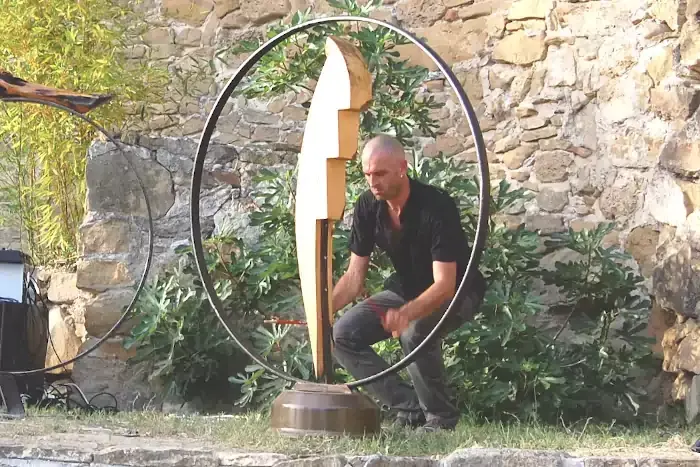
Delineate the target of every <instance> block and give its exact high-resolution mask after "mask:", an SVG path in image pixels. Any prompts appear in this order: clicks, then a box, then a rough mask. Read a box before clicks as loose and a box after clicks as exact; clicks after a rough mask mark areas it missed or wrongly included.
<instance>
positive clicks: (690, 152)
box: [659, 109, 700, 176]
mask: <svg viewBox="0 0 700 467" xmlns="http://www.w3.org/2000/svg"><path fill="white" fill-rule="evenodd" d="M659 162H660V163H661V165H662V166H663V167H665V168H667V169H668V170H671V171H673V172H675V173H677V174H681V175H691V176H692V175H695V174H697V173H698V172H699V171H700V109H698V110H696V111H695V114H694V115H693V116H692V117H691V118H690V120H688V122H687V123H686V125H685V126H684V127H683V129H682V130H681V131H679V132H677V133H676V134H674V135H673V136H671V137H670V138H668V139H667V140H666V144H664V147H663V148H662V150H661V156H660V159H659Z"/></svg>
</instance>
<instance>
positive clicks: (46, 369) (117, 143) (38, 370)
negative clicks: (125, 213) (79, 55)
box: [0, 97, 153, 376]
mask: <svg viewBox="0 0 700 467" xmlns="http://www.w3.org/2000/svg"><path fill="white" fill-rule="evenodd" d="M0 102H26V103H30V104H41V105H47V106H49V107H55V108H57V109H60V110H65V111H66V112H68V113H70V114H72V115H74V116H76V117H78V118H80V119H81V120H83V121H85V122H86V123H88V124H89V125H91V126H92V127H93V128H95V129H96V130H97V131H99V132H100V133H102V134H103V135H105V137H106V138H107V139H108V140H109V141H110V142H111V143H112V144H114V145H115V146H116V147H117V148H121V149H122V150H121V154H122V157H124V159H125V160H126V163H127V164H128V165H129V168H130V169H131V170H132V171H133V172H134V175H136V180H137V181H138V184H139V187H140V188H141V192H142V193H143V198H144V200H145V202H146V212H147V213H148V257H147V258H146V266H145V267H144V269H143V273H142V274H141V280H140V281H139V285H138V287H137V288H136V292H134V298H132V299H131V303H129V306H128V307H127V308H126V310H125V311H124V313H122V315H121V317H119V319H118V320H117V322H116V323H114V325H113V326H112V328H111V329H110V330H109V331H107V333H106V334H105V335H104V336H102V337H101V338H100V339H99V340H98V341H97V342H95V345H93V346H92V347H90V348H89V349H86V350H84V351H83V352H81V353H79V354H78V355H76V356H75V357H73V358H71V359H70V360H66V361H62V362H61V363H59V364H58V365H53V366H49V367H44V368H36V369H34V370H23V371H0V374H6V375H17V376H21V375H32V374H37V373H47V372H49V371H53V370H56V369H58V368H63V367H64V366H66V365H69V364H71V363H73V362H75V361H77V360H79V359H81V358H83V357H85V356H86V355H88V354H90V353H92V352H93V351H94V350H95V349H97V347H99V346H100V345H102V343H103V342H104V341H106V340H107V339H108V338H110V337H112V334H114V332H115V331H116V330H117V329H118V328H119V326H121V324H122V322H123V321H124V320H125V319H126V317H127V316H128V315H129V313H131V311H132V309H133V308H134V306H135V304H136V301H137V300H138V297H139V295H140V294H141V291H142V290H143V287H144V285H145V283H146V278H147V277H148V273H149V271H150V269H151V260H152V258H153V217H152V215H151V203H150V201H149V200H148V194H147V193H146V188H145V187H144V185H143V182H142V181H141V178H140V177H139V173H138V171H137V170H136V168H135V167H134V166H133V165H132V163H131V160H130V159H129V158H128V157H127V155H126V153H125V151H124V148H123V147H122V146H121V144H122V143H121V142H120V141H118V140H117V139H116V138H115V137H113V136H112V135H110V134H109V132H107V130H105V129H104V128H103V127H102V126H100V125H98V124H97V123H96V122H95V121H94V120H92V119H91V118H89V117H87V116H86V115H83V114H81V113H79V112H76V111H74V110H73V109H71V108H69V107H65V106H63V105H61V104H56V103H53V102H45V101H40V100H37V99H30V98H26V97H8V98H3V99H0ZM47 332H49V333H50V332H51V330H47Z"/></svg>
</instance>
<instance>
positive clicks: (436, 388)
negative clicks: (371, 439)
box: [333, 291, 480, 425]
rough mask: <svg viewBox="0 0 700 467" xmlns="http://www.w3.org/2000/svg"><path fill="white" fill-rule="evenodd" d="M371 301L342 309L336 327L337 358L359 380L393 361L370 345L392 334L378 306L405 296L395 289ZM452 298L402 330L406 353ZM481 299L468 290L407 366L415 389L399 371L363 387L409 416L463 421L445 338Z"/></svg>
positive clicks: (398, 302) (393, 305)
mask: <svg viewBox="0 0 700 467" xmlns="http://www.w3.org/2000/svg"><path fill="white" fill-rule="evenodd" d="M369 300H371V301H372V302H373V304H374V306H370V304H369V303H367V300H365V301H363V302H360V303H358V304H357V305H355V306H354V307H352V308H350V310H348V311H347V312H346V313H345V314H343V316H341V317H340V319H338V320H337V321H336V322H335V324H334V326H333V339H334V355H335V358H336V359H337V361H338V363H340V364H341V365H342V366H343V367H344V368H345V369H346V370H347V371H348V372H350V374H351V375H352V376H353V377H355V378H357V379H360V378H365V377H368V376H372V375H374V374H376V373H379V372H380V371H382V370H384V369H386V368H388V366H389V365H388V364H387V362H385V361H384V360H383V359H382V358H381V357H380V356H379V355H377V353H376V352H375V351H374V350H373V349H372V348H371V347H370V346H371V345H372V344H374V343H376V342H379V341H382V340H384V339H388V338H390V337H391V334H390V333H388V332H387V331H386V330H385V329H384V328H383V327H382V324H381V320H380V317H379V315H378V314H377V311H376V309H377V308H381V309H383V310H386V309H387V308H399V307H401V306H402V305H403V304H404V303H405V301H404V300H403V298H401V297H400V296H399V295H397V294H396V293H394V292H391V291H383V292H380V293H378V294H375V295H373V296H372V297H370V298H369ZM450 301H451V300H450ZM450 301H447V302H446V303H445V304H443V306H441V307H440V309H439V310H436V311H435V312H433V313H432V314H430V315H428V316H426V317H424V318H421V319H419V320H416V321H414V322H412V323H411V325H410V326H409V327H408V329H406V331H404V332H403V333H402V334H401V336H400V339H399V340H400V342H401V347H402V349H403V352H404V354H408V353H409V352H411V351H412V350H413V349H414V348H416V347H417V346H418V345H420V343H421V342H423V340H424V339H425V337H426V336H427V335H428V334H430V332H431V331H432V330H433V328H434V327H435V325H436V324H437V322H438V321H439V320H440V318H442V316H443V314H444V313H445V311H446V310H447V306H448V305H449V304H450ZM479 302H480V298H477V297H473V296H470V295H467V296H466V297H465V298H464V299H463V302H462V303H461V304H459V306H456V309H454V310H452V311H451V312H450V317H449V318H448V320H447V322H446V323H444V325H443V327H442V329H441V332H440V334H441V335H439V336H436V337H438V338H436V339H433V340H432V342H430V343H429V344H428V345H426V346H424V347H423V348H422V349H421V351H420V352H419V353H418V355H417V358H416V361H415V362H414V363H411V364H410V365H409V366H408V367H407V371H408V374H409V375H410V377H411V380H412V381H413V388H411V386H410V385H409V384H407V383H406V381H404V380H403V379H402V378H401V377H400V376H399V375H397V374H395V373H394V374H390V375H387V376H385V377H384V378H381V379H379V380H378V381H375V382H374V383H371V384H368V385H366V386H364V387H365V388H366V390H367V391H368V392H369V393H370V394H372V395H373V396H374V397H376V398H377V399H379V401H380V402H381V403H382V404H384V405H385V406H388V408H390V409H393V410H396V411H399V412H405V413H407V414H408V415H409V416H411V414H414V415H413V416H415V415H419V414H420V412H423V414H424V415H425V418H426V420H437V421H439V422H440V423H443V424H448V425H454V424H456V423H457V421H458V420H459V410H458V409H457V407H455V405H454V404H453V403H452V401H451V397H450V393H449V391H448V387H447V384H446V381H445V368H444V362H443V360H442V339H441V337H442V336H444V335H445V334H446V333H449V332H451V331H453V330H455V329H457V328H458V327H460V326H461V325H462V324H463V323H464V322H465V321H467V320H470V319H471V318H472V317H473V315H474V313H475V311H476V307H477V306H478V305H479ZM456 305H457V304H456ZM413 416H412V417H413Z"/></svg>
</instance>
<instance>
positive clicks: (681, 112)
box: [651, 83, 700, 120]
mask: <svg viewBox="0 0 700 467" xmlns="http://www.w3.org/2000/svg"><path fill="white" fill-rule="evenodd" d="M698 105H700V89H694V88H691V87H690V86H685V85H683V84H682V83H676V84H675V85H673V84H672V85H667V86H659V87H656V88H654V89H652V90H651V108H652V109H653V110H654V111H655V112H656V113H658V114H659V115H661V116H663V117H666V118H670V119H678V120H685V119H687V118H688V117H690V116H691V115H692V113H693V112H694V111H695V110H696V109H697V108H698Z"/></svg>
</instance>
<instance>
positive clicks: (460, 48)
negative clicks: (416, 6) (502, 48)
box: [396, 18, 488, 70]
mask: <svg viewBox="0 0 700 467" xmlns="http://www.w3.org/2000/svg"><path fill="white" fill-rule="evenodd" d="M487 26H488V25H487V21H486V18H476V19H472V20H467V21H463V22H452V23H451V22H446V21H438V22H437V23H435V24H434V25H432V26H429V27H420V28H415V29H414V31H413V33H414V34H415V35H417V36H418V37H420V38H422V39H424V40H425V41H426V42H427V43H428V44H430V47H431V48H432V49H433V50H434V51H435V52H436V53H437V54H438V55H440V57H442V59H443V60H445V62H447V64H448V65H452V64H454V63H456V62H461V61H464V60H468V59H471V58H474V57H475V56H477V54H478V53H479V52H481V51H482V50H483V49H484V46H485V44H486V40H487V39H488V33H487ZM396 50H397V51H398V52H399V53H400V54H401V57H400V58H401V59H407V60H408V61H409V63H410V64H412V65H420V66H424V67H426V68H428V69H429V70H437V66H436V65H435V64H434V63H433V61H432V60H431V59H430V58H429V57H428V56H427V55H425V54H424V53H423V52H422V51H421V50H420V49H419V48H418V47H416V46H415V45H413V44H407V45H400V46H397V47H396Z"/></svg>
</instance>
